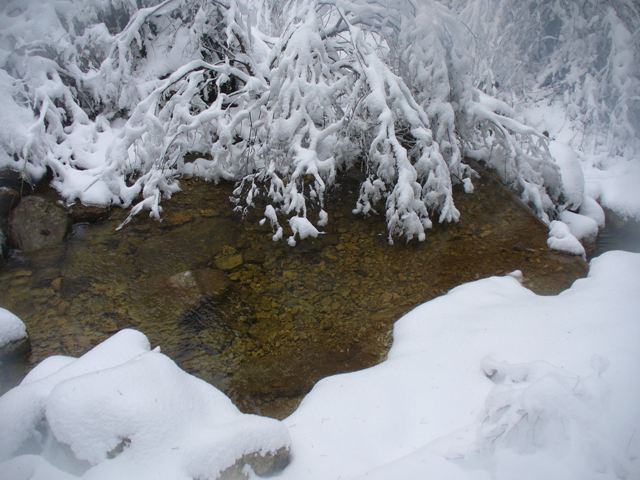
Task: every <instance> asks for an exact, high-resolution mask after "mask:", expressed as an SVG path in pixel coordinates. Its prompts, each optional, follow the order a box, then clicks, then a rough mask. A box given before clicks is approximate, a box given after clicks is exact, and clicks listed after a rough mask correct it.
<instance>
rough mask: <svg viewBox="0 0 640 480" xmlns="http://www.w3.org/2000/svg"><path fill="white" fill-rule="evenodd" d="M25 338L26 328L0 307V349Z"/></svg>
mask: <svg viewBox="0 0 640 480" xmlns="http://www.w3.org/2000/svg"><path fill="white" fill-rule="evenodd" d="M26 336H27V327H25V325H24V323H23V322H22V320H20V319H19V318H18V317H17V316H16V315H14V314H13V313H11V312H10V311H9V310H6V309H4V308H2V307H0V347H4V346H5V345H8V344H10V343H11V342H15V341H17V340H20V339H23V338H25V337H26Z"/></svg>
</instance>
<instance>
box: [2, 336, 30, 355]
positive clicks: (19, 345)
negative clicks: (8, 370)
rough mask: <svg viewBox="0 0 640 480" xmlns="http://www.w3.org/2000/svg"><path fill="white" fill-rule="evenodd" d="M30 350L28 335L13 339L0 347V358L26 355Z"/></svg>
mask: <svg viewBox="0 0 640 480" xmlns="http://www.w3.org/2000/svg"><path fill="white" fill-rule="evenodd" d="M30 351H31V341H30V340H29V337H24V338H21V339H19V340H14V341H12V342H9V343H7V344H5V345H3V346H1V347H0V360H7V359H13V358H17V357H23V356H26V355H27V354H28V353H29V352H30Z"/></svg>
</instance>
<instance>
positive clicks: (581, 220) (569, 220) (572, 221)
mask: <svg viewBox="0 0 640 480" xmlns="http://www.w3.org/2000/svg"><path fill="white" fill-rule="evenodd" d="M559 218H560V220H561V221H562V222H564V223H566V224H567V226H568V227H569V231H570V232H571V234H572V235H573V236H574V237H576V238H577V239H578V240H580V241H581V242H582V241H593V240H595V239H596V236H597V235H598V222H596V221H595V220H594V219H593V218H590V217H588V216H585V215H580V214H578V213H573V212H570V211H569V210H564V211H563V212H560V215H559Z"/></svg>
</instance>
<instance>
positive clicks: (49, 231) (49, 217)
mask: <svg viewBox="0 0 640 480" xmlns="http://www.w3.org/2000/svg"><path fill="white" fill-rule="evenodd" d="M68 228H69V218H68V217H67V213H66V212H65V210H64V209H63V208H62V207H60V206H58V205H56V204H55V203H53V202H51V201H49V200H46V199H44V198H42V197H38V196H35V195H32V196H30V197H25V198H23V199H22V200H21V201H20V203H19V204H18V206H17V207H16V208H15V209H14V210H13V211H12V212H11V216H10V218H9V239H10V241H11V243H12V244H13V245H14V246H16V247H17V248H19V249H20V250H23V251H25V252H32V251H35V250H39V249H41V248H43V247H48V246H52V245H56V244H58V243H61V242H62V240H63V239H64V236H65V235H66V233H67V230H68Z"/></svg>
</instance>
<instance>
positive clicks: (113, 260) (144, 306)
mask: <svg viewBox="0 0 640 480" xmlns="http://www.w3.org/2000/svg"><path fill="white" fill-rule="evenodd" d="M183 188H184V192H182V193H180V194H178V195H176V196H175V197H174V198H173V199H172V200H171V201H169V202H167V203H166V205H165V213H164V220H163V221H162V222H156V221H153V220H150V219H147V218H143V217H142V216H141V217H140V218H138V219H136V220H134V222H132V224H130V225H129V226H128V227H126V228H124V229H123V230H121V231H116V230H115V228H116V226H117V225H118V224H119V222H120V221H121V220H122V219H123V218H124V216H125V215H126V212H123V211H115V212H113V213H112V216H111V218H110V219H109V220H108V221H105V222H103V223H101V224H97V225H76V226H75V228H74V233H73V235H71V236H70V238H69V239H68V240H67V241H66V242H65V243H64V244H63V245H61V246H60V247H57V248H53V249H48V250H43V251H39V252H37V253H34V254H31V255H30V256H28V257H27V256H24V257H14V258H13V259H12V260H11V261H10V262H9V264H8V265H7V266H5V267H4V268H3V269H2V270H0V285H1V289H0V305H2V306H4V307H6V308H8V309H10V310H12V311H14V312H15V313H16V314H18V315H19V316H20V317H21V318H22V319H24V321H25V322H26V324H27V326H28V329H29V333H30V336H31V341H32V351H31V354H30V356H29V357H28V358H27V359H25V360H24V361H22V362H19V363H18V364H14V365H11V366H9V365H5V366H4V367H2V368H3V369H4V372H5V373H4V377H5V382H4V388H7V387H9V386H10V385H11V384H12V383H15V382H17V381H19V379H20V377H21V375H23V374H24V372H25V370H27V369H29V368H30V367H31V366H33V365H34V364H36V363H37V362H39V361H41V360H42V359H43V358H45V357H47V356H49V355H53V354H65V355H73V356H77V355H80V354H82V353H83V352H85V351H86V350H88V349H89V348H91V347H92V346H93V345H95V344H97V343H98V342H100V341H102V340H104V339H105V338H107V337H108V336H109V335H111V334H113V333H114V332H116V331H118V330H119V329H122V328H126V327H132V328H136V329H139V330H141V331H143V332H144V333H146V334H147V335H148V336H149V338H150V340H151V342H152V344H154V345H160V346H161V348H162V351H164V352H165V353H167V354H168V355H169V356H171V357H172V358H173V359H175V360H176V362H177V363H178V364H179V365H180V366H181V367H182V368H184V369H185V370H187V371H189V372H192V373H194V374H195V375H197V376H199V377H201V378H203V379H204V380H206V381H208V382H210V383H212V384H214V385H216V386H217V387H218V388H220V389H221V390H223V391H224V392H225V393H226V394H227V395H229V396H230V397H231V398H232V399H233V400H234V402H236V404H237V405H238V406H239V407H240V408H241V409H243V410H244V411H247V412H253V413H260V414H265V415H271V416H275V417H284V416H286V415H287V414H288V413H290V412H291V411H292V410H293V409H294V408H295V407H296V405H297V404H298V402H299V401H300V399H301V397H302V396H303V395H304V394H305V393H306V392H308V391H309V390H310V388H311V387H312V386H313V384H314V383H315V382H316V381H318V380H319V379H320V378H322V377H325V376H327V375H331V374H335V373H339V372H347V371H352V370H356V369H361V368H365V367H368V366H371V365H374V364H375V363H377V362H379V361H380V360H382V359H383V358H384V356H385V355H386V352H387V351H388V348H389V345H390V340H391V328H392V325H393V322H394V321H395V320H397V319H398V318H399V317H400V316H401V315H402V314H404V313H405V312H407V311H408V310H410V309H411V308H413V307H415V306H416V305H418V304H420V303H423V302H425V301H426V300H429V299H431V298H434V297H435V296H438V295H441V294H443V293H445V292H447V291H448V290H449V289H450V288H452V287H454V286H456V285H459V284H460V283H463V282H467V281H470V280H474V279H477V278H481V277H486V276H490V275H501V274H505V273H507V272H510V271H513V270H515V269H520V270H522V271H523V272H524V275H525V283H526V285H527V286H528V287H530V288H532V289H533V290H534V291H536V292H538V293H540V294H553V293H557V292H559V291H561V290H563V289H565V288H567V287H568V286H569V285H570V284H571V283H572V282H573V281H574V280H575V279H576V278H578V277H581V276H583V275H585V273H586V265H585V263H584V262H583V261H582V260H580V259H578V258H576V257H570V256H566V255H563V254H560V253H556V252H552V251H549V250H548V249H547V247H546V235H547V234H546V229H545V227H544V226H543V225H541V224H540V223H539V222H538V221H537V220H535V219H534V218H533V217H532V216H531V215H530V214H529V213H528V212H527V211H525V210H524V209H523V208H522V207H521V205H520V204H519V203H518V202H515V201H514V200H513V198H512V196H511V195H510V194H509V193H507V192H505V191H504V190H502V189H501V188H498V187H497V186H496V184H495V183H494V182H493V181H492V180H490V179H487V180H484V181H483V182H480V181H478V182H477V185H476V192H475V193H474V194H472V195H466V194H464V193H460V194H458V197H457V205H458V207H459V208H460V210H461V212H462V220H461V222H460V223H458V224H455V225H437V226H436V227H435V228H434V230H433V231H431V232H430V233H429V234H428V237H427V241H426V242H424V243H421V244H415V243H410V244H408V245H407V244H404V243H400V244H397V245H393V246H391V245H389V244H388V243H387V241H386V233H385V226H384V222H383V221H382V220H381V219H380V218H368V219H362V218H357V217H354V216H353V215H352V214H351V208H352V206H353V205H354V202H355V197H356V193H357V182H355V181H354V182H352V183H351V182H349V181H346V182H345V184H343V185H342V186H341V187H340V188H339V189H337V190H336V192H335V193H334V194H333V198H330V199H329V204H330V205H332V206H333V209H331V210H330V211H329V214H330V223H329V225H328V227H327V228H326V232H327V233H326V234H325V235H323V236H321V237H320V238H318V239H316V240H305V241H303V242H300V243H299V244H298V246H297V247H295V248H290V247H288V246H287V245H286V244H285V243H284V242H279V243H274V242H272V241H270V231H269V228H268V227H261V226H259V225H258V223H257V220H258V218H257V217H256V218H247V219H245V220H244V221H242V220H241V219H239V218H238V217H237V216H235V215H234V214H233V213H232V211H231V207H230V204H229V200H228V197H229V195H230V192H231V187H230V186H228V185H221V186H213V185H208V184H204V183H198V182H185V183H184V184H183ZM239 256H241V258H240V257H239ZM239 262H241V263H239ZM225 263H226V264H225ZM234 265H236V266H235V268H233V269H230V270H225V271H224V272H221V271H220V270H219V268H218V267H220V266H222V267H225V268H229V267H230V266H234ZM185 271H197V272H200V273H199V274H201V275H204V276H205V277H207V276H208V277H207V278H213V281H212V285H213V287H212V288H213V290H215V292H214V294H208V293H207V294H200V293H198V292H196V289H195V288H192V289H188V288H187V289H181V288H179V287H176V286H175V283H176V282H175V278H176V277H174V276H175V275H176V274H179V273H180V272H185ZM203 272H204V273H203ZM172 277H173V280H172ZM172 282H173V285H172ZM225 286H226V289H224V287H225ZM216 289H217V290H216ZM213 290H212V291H213ZM220 292H223V293H222V294H220Z"/></svg>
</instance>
